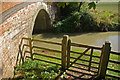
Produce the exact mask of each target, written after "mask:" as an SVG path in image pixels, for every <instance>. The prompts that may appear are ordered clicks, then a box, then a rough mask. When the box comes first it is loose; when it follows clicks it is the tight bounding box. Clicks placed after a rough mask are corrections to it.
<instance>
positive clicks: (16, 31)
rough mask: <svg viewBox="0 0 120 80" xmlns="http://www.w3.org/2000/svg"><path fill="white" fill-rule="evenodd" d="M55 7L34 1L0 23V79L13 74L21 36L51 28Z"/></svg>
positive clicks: (30, 35)
mask: <svg viewBox="0 0 120 80" xmlns="http://www.w3.org/2000/svg"><path fill="white" fill-rule="evenodd" d="M55 11H56V8H55V6H53V5H47V4H46V3H44V2H34V3H32V4H29V5H27V6H26V7H24V8H22V9H20V10H19V11H17V12H16V13H14V14H12V15H11V16H10V17H9V18H7V19H6V20H5V21H3V22H2V23H1V24H0V79H1V78H9V77H12V76H13V73H14V66H15V62H16V58H17V54H18V50H19V44H20V41H21V39H22V37H32V33H35V32H41V31H46V30H48V29H50V28H52V21H53V20H54V18H55V15H56V12H55Z"/></svg>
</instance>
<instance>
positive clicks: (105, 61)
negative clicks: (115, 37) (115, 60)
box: [98, 41, 111, 79]
mask: <svg viewBox="0 0 120 80" xmlns="http://www.w3.org/2000/svg"><path fill="white" fill-rule="evenodd" d="M110 44H111V43H110V42H109V41H106V42H105V46H104V48H103V54H102V56H101V62H100V67H99V71H98V76H99V78H101V79H104V78H105V76H106V70H107V66H108V60H109V56H110V50H111V47H110Z"/></svg>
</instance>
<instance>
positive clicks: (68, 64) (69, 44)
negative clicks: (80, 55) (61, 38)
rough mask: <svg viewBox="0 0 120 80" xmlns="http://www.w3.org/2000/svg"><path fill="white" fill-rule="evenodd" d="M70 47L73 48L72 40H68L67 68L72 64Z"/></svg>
mask: <svg viewBox="0 0 120 80" xmlns="http://www.w3.org/2000/svg"><path fill="white" fill-rule="evenodd" d="M70 49H71V40H70V39H69V40H68V44H67V68H69V66H70Z"/></svg>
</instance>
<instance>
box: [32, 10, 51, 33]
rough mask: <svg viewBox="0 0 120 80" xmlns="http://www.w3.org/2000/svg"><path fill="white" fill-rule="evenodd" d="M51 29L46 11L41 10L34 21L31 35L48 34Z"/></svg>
mask: <svg viewBox="0 0 120 80" xmlns="http://www.w3.org/2000/svg"><path fill="white" fill-rule="evenodd" d="M51 28H52V26H51V19H50V16H49V14H48V13H47V11H46V10H44V9H41V10H40V11H39V13H38V15H37V17H36V19H35V24H34V27H33V32H32V35H33V34H39V33H43V32H48V31H49V30H50V29H51Z"/></svg>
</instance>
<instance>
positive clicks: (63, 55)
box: [61, 35, 68, 71]
mask: <svg viewBox="0 0 120 80" xmlns="http://www.w3.org/2000/svg"><path fill="white" fill-rule="evenodd" d="M67 39H68V36H67V35H64V36H63V40H62V56H61V57H62V70H63V71H64V70H65V69H66V49H67V48H66V47H67Z"/></svg>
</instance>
